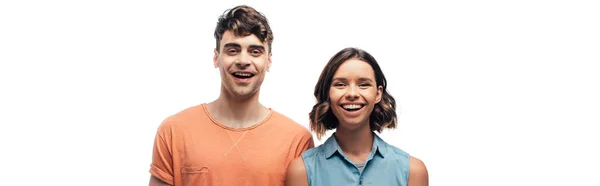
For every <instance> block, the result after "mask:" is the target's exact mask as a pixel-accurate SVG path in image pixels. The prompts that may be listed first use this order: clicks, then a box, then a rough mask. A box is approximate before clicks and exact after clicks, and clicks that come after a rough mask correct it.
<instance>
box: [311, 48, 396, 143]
mask: <svg viewBox="0 0 600 186" xmlns="http://www.w3.org/2000/svg"><path fill="white" fill-rule="evenodd" d="M349 59H359V60H361V61H364V62H366V63H368V64H369V65H370V66H371V67H372V68H373V71H374V72H375V82H376V83H377V87H379V86H382V87H383V90H382V96H381V101H380V102H379V103H377V104H375V107H374V108H373V112H372V113H371V115H370V116H369V121H370V124H369V125H370V128H371V130H372V131H377V132H380V133H381V131H382V130H383V129H385V128H389V129H393V128H396V125H397V122H398V121H397V116H396V100H395V99H394V97H392V95H390V94H389V93H388V92H387V82H386V79H385V76H384V75H383V72H382V71H381V68H380V67H379V64H377V61H376V60H375V58H374V57H373V56H371V54H369V53H367V52H366V51H364V50H361V49H358V48H353V47H349V48H345V49H343V50H341V51H339V52H338V53H336V54H335V55H334V56H333V57H332V58H331V59H330V60H329V62H328V63H327V65H325V68H323V71H322V72H321V75H320V76H319V80H318V81H317V85H315V92H314V95H315V98H316V99H317V103H316V104H315V105H314V106H313V109H312V111H311V112H310V113H309V117H310V130H311V131H313V132H315V133H316V134H317V138H318V139H321V137H322V136H323V135H325V132H326V131H327V130H331V129H335V128H337V126H338V119H337V118H336V117H335V115H334V114H333V112H332V111H331V102H330V98H329V89H330V88H331V83H332V80H333V75H334V74H335V72H336V71H337V69H338V68H339V67H340V65H342V63H344V62H345V61H347V60H349Z"/></svg>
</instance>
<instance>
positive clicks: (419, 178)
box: [408, 156, 429, 186]
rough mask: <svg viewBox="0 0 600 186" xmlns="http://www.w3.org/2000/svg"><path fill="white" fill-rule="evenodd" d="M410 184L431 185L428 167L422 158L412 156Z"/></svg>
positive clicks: (418, 185)
mask: <svg viewBox="0 0 600 186" xmlns="http://www.w3.org/2000/svg"><path fill="white" fill-rule="evenodd" d="M409 162H410V163H409V173H408V175H409V176H408V186H429V173H427V167H425V164H424V163H423V161H421V160H420V159H417V158H415V157H412V156H411V157H410V160H409Z"/></svg>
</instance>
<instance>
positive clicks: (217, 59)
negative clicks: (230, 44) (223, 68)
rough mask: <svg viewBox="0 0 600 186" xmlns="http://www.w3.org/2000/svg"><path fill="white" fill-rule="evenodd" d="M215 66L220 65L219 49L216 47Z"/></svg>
mask: <svg viewBox="0 0 600 186" xmlns="http://www.w3.org/2000/svg"><path fill="white" fill-rule="evenodd" d="M213 63H214V65H215V68H217V67H219V51H217V49H216V48H215V56H214V57H213Z"/></svg>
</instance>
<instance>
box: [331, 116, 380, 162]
mask: <svg viewBox="0 0 600 186" xmlns="http://www.w3.org/2000/svg"><path fill="white" fill-rule="evenodd" d="M339 126H340V125H338V128H337V129H336V131H335V134H334V135H335V139H336V141H337V143H338V145H339V146H340V148H341V149H342V151H343V152H344V154H345V155H346V156H348V157H349V158H350V159H351V160H352V161H353V162H354V163H362V162H364V161H365V160H366V158H367V156H368V155H369V153H370V152H371V149H372V148H373V140H374V139H373V132H372V131H371V128H370V126H369V125H368V124H367V125H363V127H361V128H357V129H354V130H351V129H345V128H340V127H339Z"/></svg>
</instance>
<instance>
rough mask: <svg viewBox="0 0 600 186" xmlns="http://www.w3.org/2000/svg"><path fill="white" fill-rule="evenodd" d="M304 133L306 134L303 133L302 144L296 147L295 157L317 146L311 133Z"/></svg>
mask: <svg viewBox="0 0 600 186" xmlns="http://www.w3.org/2000/svg"><path fill="white" fill-rule="evenodd" d="M303 134H304V135H302V138H301V139H300V144H299V145H298V148H297V149H296V154H295V157H298V156H300V155H302V153H304V152H305V151H306V150H308V149H311V148H314V147H315V142H314V140H313V137H312V135H311V133H310V132H308V131H305V132H304V133H303Z"/></svg>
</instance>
